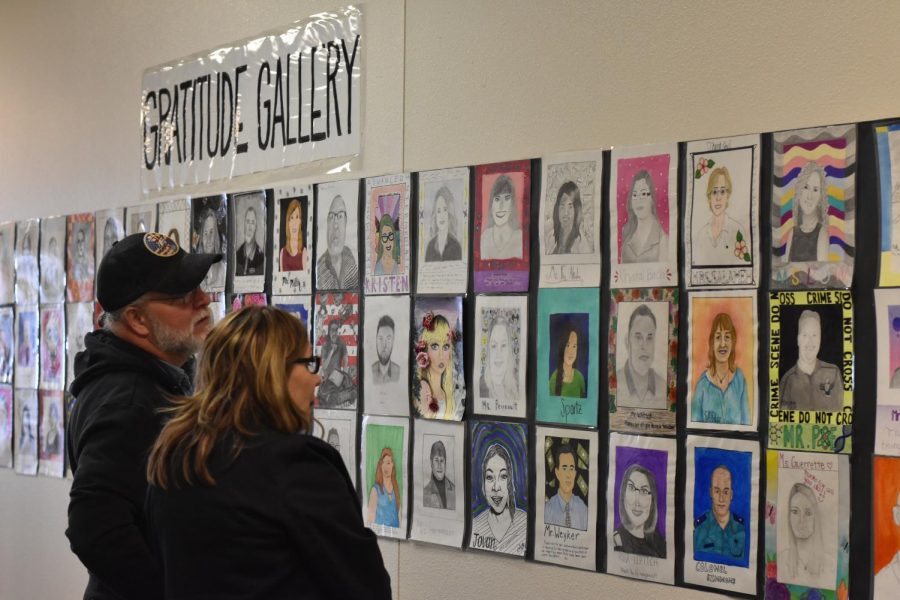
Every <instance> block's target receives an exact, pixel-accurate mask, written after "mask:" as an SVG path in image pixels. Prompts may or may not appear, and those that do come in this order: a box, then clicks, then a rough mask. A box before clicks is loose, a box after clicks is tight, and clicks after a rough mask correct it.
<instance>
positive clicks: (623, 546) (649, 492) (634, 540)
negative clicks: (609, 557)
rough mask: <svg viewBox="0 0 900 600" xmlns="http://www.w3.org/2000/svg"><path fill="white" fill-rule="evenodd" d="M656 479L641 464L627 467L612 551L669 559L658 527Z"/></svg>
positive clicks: (620, 495) (621, 488)
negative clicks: (618, 524) (618, 522)
mask: <svg viewBox="0 0 900 600" xmlns="http://www.w3.org/2000/svg"><path fill="white" fill-rule="evenodd" d="M658 502H659V492H658V489H657V487H656V477H654V475H653V473H652V472H651V471H650V470H649V469H646V468H644V467H642V466H641V465H638V464H634V465H631V466H630V467H628V469H627V470H626V471H625V474H624V475H623V476H622V484H621V486H620V488H619V521H620V522H621V525H620V526H619V527H618V528H616V530H615V531H614V532H613V549H614V550H618V551H619V552H627V553H629V554H640V555H641V556H656V557H658V558H665V557H666V540H665V539H663V536H662V535H660V533H659V530H658V529H657V527H656V521H657V518H658V517H659V512H658V509H657V503H658Z"/></svg>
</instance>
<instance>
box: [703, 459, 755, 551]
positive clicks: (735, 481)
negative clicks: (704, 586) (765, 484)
mask: <svg viewBox="0 0 900 600" xmlns="http://www.w3.org/2000/svg"><path fill="white" fill-rule="evenodd" d="M752 464H753V454H752V453H750V452H738V451H737V450H723V449H722V448H706V447H697V448H694V520H696V519H699V518H700V517H701V516H702V515H703V514H704V513H706V511H708V510H710V509H711V508H712V499H711V498H710V497H709V487H710V482H711V478H712V473H713V471H714V470H715V469H716V467H718V466H720V465H724V466H725V467H727V468H728V470H729V471H731V491H732V499H731V512H732V514H735V515H738V516H739V517H741V518H742V519H744V530H745V531H746V532H747V537H746V538H745V540H744V554H743V556H741V557H740V558H738V559H731V558H729V557H727V556H724V555H722V554H717V553H713V552H702V551H699V550H697V548H694V560H703V561H707V562H711V563H718V564H722V565H735V566H738V567H747V566H749V565H750V538H751V536H753V535H754V532H753V531H751V530H750V511H751V510H756V507H753V508H752V509H751V507H750V495H751V494H750V492H751V490H750V486H751V481H752V475H751V473H750V468H751V465H752ZM692 531H693V530H692Z"/></svg>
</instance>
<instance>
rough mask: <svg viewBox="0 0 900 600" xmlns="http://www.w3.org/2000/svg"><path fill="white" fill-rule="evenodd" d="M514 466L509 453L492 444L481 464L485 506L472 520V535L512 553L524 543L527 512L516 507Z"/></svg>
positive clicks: (499, 550)
mask: <svg viewBox="0 0 900 600" xmlns="http://www.w3.org/2000/svg"><path fill="white" fill-rule="evenodd" d="M515 468H516V466H515V464H514V463H513V461H512V458H511V456H510V453H509V450H507V449H506V447H504V446H503V445H502V444H499V443H495V444H492V445H491V446H489V447H488V449H487V452H485V454H484V460H483V461H482V463H481V471H480V472H481V491H482V493H483V494H484V498H485V500H486V502H487V507H486V508H485V510H483V511H482V512H481V513H480V514H478V515H476V516H475V517H474V518H473V519H472V536H473V537H475V536H476V535H477V536H481V538H482V539H483V540H488V541H489V542H488V543H487V546H488V549H490V550H494V551H495V552H514V551H516V549H517V547H518V546H519V545H520V544H522V543H523V542H524V538H525V535H526V529H527V527H528V513H527V512H526V511H525V510H523V509H521V508H518V507H517V506H516V489H515V484H514V481H515Z"/></svg>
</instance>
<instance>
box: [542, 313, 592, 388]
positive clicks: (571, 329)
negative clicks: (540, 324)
mask: <svg viewBox="0 0 900 600" xmlns="http://www.w3.org/2000/svg"><path fill="white" fill-rule="evenodd" d="M557 316H559V317H570V315H551V316H550V319H551V324H550V327H551V330H552V329H556V330H557V331H558V335H557V336H556V338H555V339H556V349H557V352H556V368H555V369H554V370H553V373H552V374H551V375H550V394H551V395H552V396H565V397H567V398H584V397H585V396H587V383H586V382H585V380H584V375H583V374H582V372H581V371H579V370H578V368H577V367H576V363H577V362H578V357H579V354H581V353H580V352H579V346H584V344H585V342H586V341H587V340H586V339H585V340H582V339H581V337H582V336H581V333H580V332H579V330H578V329H579V328H578V327H577V326H576V324H575V323H573V322H572V321H571V320H569V319H566V320H565V321H563V322H562V323H561V324H560V325H561V326H560V327H558V328H555V327H553V325H554V323H553V321H554V320H555V319H554V317H557ZM571 316H574V315H571ZM585 358H586V357H583V358H582V360H581V362H586V361H585Z"/></svg>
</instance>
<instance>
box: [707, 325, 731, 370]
mask: <svg viewBox="0 0 900 600" xmlns="http://www.w3.org/2000/svg"><path fill="white" fill-rule="evenodd" d="M719 329H721V330H722V331H726V332H728V333H730V334H731V354H729V355H728V369H729V370H730V371H731V372H732V373H734V355H735V353H736V352H737V329H735V327H734V321H732V320H731V315H729V314H728V313H719V314H717V315H716V316H715V318H713V322H712V326H711V327H710V328H709V349H708V350H707V357H708V358H709V368H710V369H712V368H713V367H714V366H715V364H716V349H715V345H716V331H718V330H719Z"/></svg>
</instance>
